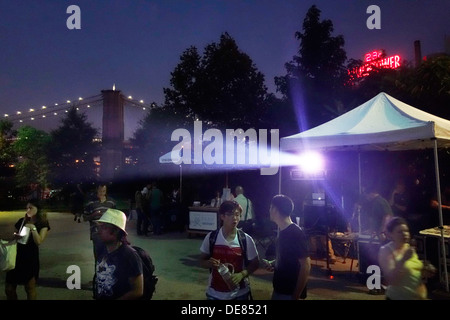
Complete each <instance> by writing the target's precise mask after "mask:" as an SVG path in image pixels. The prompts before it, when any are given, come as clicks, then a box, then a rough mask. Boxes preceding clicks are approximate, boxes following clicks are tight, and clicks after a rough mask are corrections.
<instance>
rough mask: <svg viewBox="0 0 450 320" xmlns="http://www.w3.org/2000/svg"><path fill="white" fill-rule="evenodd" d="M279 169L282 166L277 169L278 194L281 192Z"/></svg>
mask: <svg viewBox="0 0 450 320" xmlns="http://www.w3.org/2000/svg"><path fill="white" fill-rule="evenodd" d="M281 170H282V167H281V166H280V168H279V169H278V194H281Z"/></svg>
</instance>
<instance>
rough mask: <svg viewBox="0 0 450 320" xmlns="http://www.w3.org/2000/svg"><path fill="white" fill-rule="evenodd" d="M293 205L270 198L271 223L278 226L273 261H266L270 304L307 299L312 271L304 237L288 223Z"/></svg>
mask: <svg viewBox="0 0 450 320" xmlns="http://www.w3.org/2000/svg"><path fill="white" fill-rule="evenodd" d="M293 210H294V203H293V202H292V200H291V199H290V198H289V197H287V196H285V195H276V196H275V197H273V199H272V202H271V205H270V211H269V212H270V219H271V220H272V221H274V222H275V223H276V224H277V226H278V230H279V232H278V238H277V247H276V259H275V260H273V261H267V260H266V261H265V262H266V268H267V269H268V270H271V271H272V270H273V271H274V274H273V280H272V283H273V293H272V300H298V299H305V298H306V286H307V282H308V277H309V273H310V270H311V260H310V257H309V250H308V241H307V237H306V235H305V233H304V231H303V229H301V228H300V227H299V226H298V225H296V224H294V223H293V222H292V220H291V213H292V211H293Z"/></svg>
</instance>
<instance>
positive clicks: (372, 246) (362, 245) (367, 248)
mask: <svg viewBox="0 0 450 320" xmlns="http://www.w3.org/2000/svg"><path fill="white" fill-rule="evenodd" d="M380 247H381V245H380V242H379V241H371V240H358V254H359V261H358V263H359V272H360V273H363V274H366V272H367V268H368V267H369V266H370V265H377V266H379V265H380V264H379V263H378V251H380Z"/></svg>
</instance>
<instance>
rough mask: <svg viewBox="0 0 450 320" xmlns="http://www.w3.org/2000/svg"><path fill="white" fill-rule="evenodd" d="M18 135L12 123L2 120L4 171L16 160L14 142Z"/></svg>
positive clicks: (0, 158)
mask: <svg viewBox="0 0 450 320" xmlns="http://www.w3.org/2000/svg"><path fill="white" fill-rule="evenodd" d="M16 133H17V132H16V131H15V130H14V129H13V123H12V122H11V121H8V120H0V168H1V169H2V171H4V169H6V168H7V167H8V166H9V165H10V164H12V162H13V160H14V153H13V149H12V142H13V138H14V137H15V135H16Z"/></svg>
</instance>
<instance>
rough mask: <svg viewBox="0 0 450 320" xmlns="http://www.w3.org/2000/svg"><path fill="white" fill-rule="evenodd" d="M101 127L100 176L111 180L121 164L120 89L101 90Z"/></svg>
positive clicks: (122, 109)
mask: <svg viewBox="0 0 450 320" xmlns="http://www.w3.org/2000/svg"><path fill="white" fill-rule="evenodd" d="M102 95H103V129H102V151H101V154H100V161H101V166H100V177H101V179H103V180H111V179H113V178H114V176H115V175H116V173H117V172H119V171H120V169H121V166H122V165H123V148H124V96H123V95H122V94H121V92H120V90H114V89H113V90H102Z"/></svg>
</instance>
